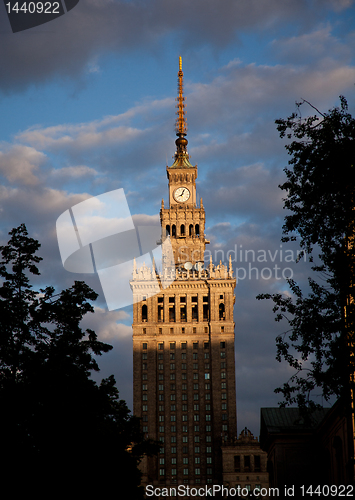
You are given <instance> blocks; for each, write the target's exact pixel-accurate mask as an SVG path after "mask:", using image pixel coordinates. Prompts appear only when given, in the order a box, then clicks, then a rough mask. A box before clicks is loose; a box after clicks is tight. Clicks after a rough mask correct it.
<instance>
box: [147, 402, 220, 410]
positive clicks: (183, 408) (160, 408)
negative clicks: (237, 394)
mask: <svg viewBox="0 0 355 500" xmlns="http://www.w3.org/2000/svg"><path fill="white" fill-rule="evenodd" d="M164 408H165V407H164V405H159V407H158V411H159V412H163V411H164ZM199 408H200V405H199V404H195V405H194V410H195V411H197V410H199ZM221 408H222V410H226V409H227V403H222V405H221ZM205 410H206V411H211V405H210V404H207V405H206V406H205ZM142 411H148V405H147V404H144V405H143V406H142ZM170 411H176V405H170ZM182 411H187V405H182Z"/></svg>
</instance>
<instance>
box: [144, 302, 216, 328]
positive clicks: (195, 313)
mask: <svg viewBox="0 0 355 500" xmlns="http://www.w3.org/2000/svg"><path fill="white" fill-rule="evenodd" d="M192 298H193V297H192ZM196 298H197V297H196ZM178 310H180V315H179V321H181V322H182V323H184V322H186V321H187V306H186V305H184V304H180V307H179V309H178ZM175 311H176V310H175V304H172V305H169V308H168V321H169V322H170V323H174V322H175V321H176V314H175ZM209 312H210V311H209V304H205V303H203V305H202V321H209V319H210V314H209ZM225 317H226V315H225V308H224V304H223V302H221V303H220V304H219V306H218V319H219V320H220V321H223V320H225ZM191 319H192V321H199V310H198V304H192V305H191ZM147 321H148V306H147V304H143V305H142V322H143V323H146V322H147ZM164 321H165V320H164V306H163V305H159V304H158V322H159V323H161V322H164Z"/></svg>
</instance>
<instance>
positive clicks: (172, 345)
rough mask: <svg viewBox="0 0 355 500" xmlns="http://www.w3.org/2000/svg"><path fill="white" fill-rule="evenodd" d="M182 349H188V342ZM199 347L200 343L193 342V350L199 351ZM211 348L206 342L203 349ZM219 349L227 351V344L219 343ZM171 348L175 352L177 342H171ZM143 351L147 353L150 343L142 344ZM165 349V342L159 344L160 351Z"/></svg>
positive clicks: (183, 343)
mask: <svg viewBox="0 0 355 500" xmlns="http://www.w3.org/2000/svg"><path fill="white" fill-rule="evenodd" d="M180 347H181V349H182V350H185V349H187V342H181V344H180ZM198 347H199V342H193V343H192V348H193V349H198ZM209 347H210V343H209V342H204V343H203V348H204V349H209ZM219 347H220V348H221V349H225V348H226V342H225V341H221V342H220V343H219ZM169 348H170V350H171V351H174V350H175V349H176V342H169ZM142 349H143V351H145V350H147V349H148V343H147V342H143V343H142ZM163 349H164V342H159V343H158V350H159V351H162V350H163Z"/></svg>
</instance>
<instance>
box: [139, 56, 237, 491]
mask: <svg viewBox="0 0 355 500" xmlns="http://www.w3.org/2000/svg"><path fill="white" fill-rule="evenodd" d="M177 108H178V111H177V120H176V135H177V139H176V141H175V144H176V152H175V155H174V161H173V164H172V165H171V166H170V167H169V166H168V167H167V168H166V172H167V176H168V183H169V184H168V187H169V190H168V193H169V202H168V204H167V207H165V205H164V201H162V205H161V210H160V221H161V227H162V245H163V246H162V248H163V252H164V248H167V247H168V246H169V245H164V242H165V241H166V240H167V241H166V242H167V243H168V242H169V241H170V243H171V247H172V250H173V253H174V264H173V265H169V264H168V263H166V266H165V267H164V255H163V270H162V274H160V276H159V275H158V274H157V270H156V268H155V264H154V265H153V267H152V268H148V267H147V266H146V265H143V266H142V267H140V268H137V267H136V266H135V267H134V270H133V276H132V280H131V282H130V283H131V288H132V293H133V304H134V305H133V413H134V414H135V415H136V416H138V417H140V418H141V420H142V430H143V432H144V433H145V435H146V437H148V438H151V439H154V440H157V441H159V442H160V444H161V447H160V450H159V454H158V455H157V456H156V457H145V458H144V460H143V461H142V464H141V468H142V472H143V477H142V484H144V485H161V486H171V487H174V486H178V485H180V484H181V485H184V484H187V485H193V486H195V485H201V486H202V485H208V484H221V481H222V451H221V450H222V448H221V447H222V444H224V443H226V442H228V440H230V439H231V438H232V437H234V436H235V435H236V394H235V361H234V326H235V325H234V319H233V305H234V299H235V296H234V288H235V286H236V279H235V278H234V276H233V269H232V263H231V260H229V265H228V264H222V262H220V264H219V265H214V264H213V262H212V258H210V261H209V263H208V264H207V266H204V251H205V245H206V243H208V241H207V240H206V239H205V210H204V207H203V204H202V200H200V202H199V205H198V202H197V196H196V179H197V166H196V165H195V166H193V165H192V164H191V163H190V158H189V154H188V152H187V139H186V132H187V125H186V119H185V108H184V97H183V72H182V63H181V58H180V61H179V73H178V98H177ZM168 238H169V239H168ZM166 260H168V258H167V259H166ZM164 277H169V279H170V281H169V286H167V287H165V288H164V287H163V286H161V285H162V284H163V282H164V279H163V278H164ZM157 283H158V284H157Z"/></svg>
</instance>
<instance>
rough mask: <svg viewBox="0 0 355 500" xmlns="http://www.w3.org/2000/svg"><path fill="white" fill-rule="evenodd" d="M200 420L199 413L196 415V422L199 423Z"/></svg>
mask: <svg viewBox="0 0 355 500" xmlns="http://www.w3.org/2000/svg"><path fill="white" fill-rule="evenodd" d="M199 420H200V415H199V414H198V413H197V414H196V415H194V422H198V421H199Z"/></svg>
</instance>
